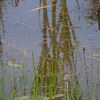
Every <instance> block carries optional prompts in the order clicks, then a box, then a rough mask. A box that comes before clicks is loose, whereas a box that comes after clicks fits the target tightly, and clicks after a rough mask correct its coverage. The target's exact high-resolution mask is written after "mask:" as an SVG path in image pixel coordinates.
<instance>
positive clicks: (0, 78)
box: [0, 0, 4, 100]
mask: <svg viewBox="0 0 100 100" xmlns="http://www.w3.org/2000/svg"><path fill="white" fill-rule="evenodd" d="M3 1H4V0H1V1H0V100H3V99H4V67H3V61H2V59H3V44H2V35H3V33H4V24H3V15H2V5H1V3H2V2H3Z"/></svg>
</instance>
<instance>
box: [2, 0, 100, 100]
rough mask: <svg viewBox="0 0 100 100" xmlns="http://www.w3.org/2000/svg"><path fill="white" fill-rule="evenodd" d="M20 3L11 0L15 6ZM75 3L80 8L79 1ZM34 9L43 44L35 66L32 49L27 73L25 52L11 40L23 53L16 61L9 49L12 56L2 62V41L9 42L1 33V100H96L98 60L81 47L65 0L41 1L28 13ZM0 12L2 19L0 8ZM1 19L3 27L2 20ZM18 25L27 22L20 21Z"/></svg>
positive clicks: (99, 81)
mask: <svg viewBox="0 0 100 100" xmlns="http://www.w3.org/2000/svg"><path fill="white" fill-rule="evenodd" d="M2 1H3V0H2ZM91 1H92V0H91ZM0 2H1V1H0ZM19 2H20V0H12V4H13V5H14V6H16V7H17V6H18V4H19ZM76 3H77V6H78V9H79V10H80V9H81V7H80V5H79V3H78V0H76ZM35 11H38V15H39V18H40V19H41V21H40V24H41V23H42V24H41V25H40V27H41V34H42V42H41V43H42V44H41V52H40V55H39V61H38V65H36V64H35V59H36V58H35V52H32V55H31V56H30V58H31V71H29V72H28V70H29V69H28V67H29V66H30V65H27V64H26V62H25V56H26V55H27V54H26V51H21V49H19V48H18V47H17V46H16V45H12V43H11V49H17V50H18V51H20V52H21V53H22V54H24V56H21V58H20V59H19V60H18V61H17V60H16V58H15V57H14V52H13V50H12V51H11V59H10V60H7V61H6V62H5V59H6V58H5V54H4V50H3V46H4V45H3V44H4V43H5V44H8V46H9V44H10V43H8V42H7V41H5V40H4V39H2V36H1V34H0V100H99V99H100V97H99V93H100V87H99V86H100V74H99V72H100V68H99V67H100V66H99V65H98V63H95V60H96V61H97V62H100V60H99V57H98V56H94V55H93V52H92V50H91V52H92V53H90V54H91V56H88V55H87V53H86V48H85V47H81V49H80V45H79V44H80V43H79V40H78V39H77V28H79V27H78V26H75V24H74V23H75V22H76V19H74V22H73V21H72V20H71V17H70V12H69V10H68V4H67V0H40V7H38V8H34V9H33V10H32V11H31V12H30V13H32V12H35ZM0 15H1V16H0V20H3V18H2V10H1V8H0ZM73 17H74V16H73ZM0 22H2V26H3V21H0ZM18 24H22V25H24V24H26V23H25V22H24V21H19V22H18ZM29 28H30V27H29ZM87 60H89V61H87ZM88 62H89V63H90V65H89V64H88ZM6 67H7V68H6ZM6 78H8V80H6ZM5 84H7V86H6V87H5Z"/></svg>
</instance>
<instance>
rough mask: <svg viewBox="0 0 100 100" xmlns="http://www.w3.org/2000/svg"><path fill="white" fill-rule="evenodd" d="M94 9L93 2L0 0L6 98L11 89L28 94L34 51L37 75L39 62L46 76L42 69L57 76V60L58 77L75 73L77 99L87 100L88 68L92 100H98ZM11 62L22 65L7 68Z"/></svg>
mask: <svg viewBox="0 0 100 100" xmlns="http://www.w3.org/2000/svg"><path fill="white" fill-rule="evenodd" d="M77 1H78V2H77ZM40 6H44V8H43V7H41V8H39V7H40ZM36 8H38V9H36ZM97 8H98V0H62V1H61V0H57V2H56V0H52V2H51V0H40V1H39V0H0V62H1V65H4V66H3V67H2V66H0V79H1V80H2V79H4V80H3V82H4V83H2V85H1V87H2V86H3V85H4V89H2V90H4V95H5V98H7V97H9V95H11V93H12V91H13V90H14V89H16V88H18V91H17V92H18V93H17V95H18V96H21V95H28V94H29V93H30V91H31V90H30V89H31V87H32V84H33V78H32V77H33V69H32V52H34V63H35V66H36V67H38V68H39V72H40V75H41V65H42V62H44V60H45V62H44V65H45V72H44V75H47V73H48V71H47V70H48V69H47V68H46V67H47V66H49V68H50V72H53V73H56V74H58V75H59V70H60V69H59V67H58V66H59V59H61V61H62V66H63V73H64V74H66V73H69V72H73V73H74V76H75V78H77V79H76V80H77V82H78V84H81V86H82V87H83V91H82V93H81V94H82V97H84V98H85V100H91V95H92V85H93V84H92V74H91V73H92V69H93V70H94V76H95V80H94V81H95V89H94V91H95V98H96V100H99V99H100V96H99V94H100V44H99V43H100V30H99V27H100V26H99V24H100V23H98V16H97ZM2 58H3V61H2ZM12 58H13V59H14V61H15V63H16V64H17V65H18V63H20V62H23V61H24V68H23V70H20V68H12V66H11V65H9V64H8V62H9V61H11V59H12ZM51 62H52V64H51ZM2 63H3V64H2ZM17 65H16V66H17ZM51 66H53V67H51ZM55 69H56V70H55ZM20 71H22V72H20ZM4 72H5V73H4ZM79 72H80V73H81V74H80V76H78V73H79ZM19 73H20V78H19ZM23 73H24V74H23ZM42 74H43V73H42ZM58 77H59V76H58ZM21 80H24V81H21ZM21 82H22V83H21ZM22 84H23V85H22ZM19 88H20V89H19ZM2 90H1V91H2ZM1 97H2V96H1V94H0V98H1Z"/></svg>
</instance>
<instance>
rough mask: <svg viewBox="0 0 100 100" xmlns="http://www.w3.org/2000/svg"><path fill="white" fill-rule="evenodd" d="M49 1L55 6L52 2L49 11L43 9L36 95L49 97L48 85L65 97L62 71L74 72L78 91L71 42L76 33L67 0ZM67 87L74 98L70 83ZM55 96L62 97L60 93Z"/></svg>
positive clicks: (44, 3)
mask: <svg viewBox="0 0 100 100" xmlns="http://www.w3.org/2000/svg"><path fill="white" fill-rule="evenodd" d="M59 3H60V5H61V6H60V8H59V11H58V9H57V7H58V6H57V5H58V4H59ZM41 5H42V6H47V1H46V0H41ZM52 5H55V6H52V7H51V8H50V9H49V10H50V11H51V12H49V10H48V9H47V8H44V9H43V12H42V13H43V15H42V16H43V28H42V32H43V42H42V51H41V56H40V61H39V67H38V87H39V89H38V90H39V95H42V96H44V95H45V96H47V97H49V96H50V93H51V91H50V88H51V89H52V95H53V96H55V95H57V94H63V97H64V87H66V85H64V84H65V83H64V81H63V77H64V75H65V74H71V75H72V76H73V79H74V82H75V88H74V89H75V91H77V87H78V86H79V82H78V79H77V75H76V60H77V59H76V54H75V53H74V50H75V48H77V47H76V46H75V45H74V43H75V41H76V36H75V33H74V30H73V26H72V23H71V21H70V17H69V14H68V9H67V2H66V0H63V1H61V2H57V1H56V0H52ZM57 11H58V12H57ZM42 13H41V14H42ZM49 14H51V16H52V19H50V18H49V17H50V16H48V15H49ZM67 78H68V77H67ZM72 81H73V80H71V81H69V82H68V85H70V86H71V85H72ZM60 82H61V83H60ZM60 84H63V85H64V87H63V88H61V89H60V88H59V87H60ZM50 86H51V87H50ZM33 90H34V87H33ZM68 91H69V93H70V98H71V99H73V100H74V99H76V95H75V94H73V95H74V96H71V91H72V87H68ZM77 92H78V91H77ZM33 94H34V93H33ZM78 95H79V94H78ZM65 97H66V96H65ZM79 98H80V100H81V96H79ZM56 99H57V100H61V97H59V98H56Z"/></svg>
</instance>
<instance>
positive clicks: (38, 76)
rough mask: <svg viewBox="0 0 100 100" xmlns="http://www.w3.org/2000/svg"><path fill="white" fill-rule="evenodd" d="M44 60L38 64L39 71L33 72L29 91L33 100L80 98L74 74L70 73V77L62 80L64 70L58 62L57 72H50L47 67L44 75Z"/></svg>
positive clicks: (77, 99) (79, 99) (69, 99)
mask: <svg viewBox="0 0 100 100" xmlns="http://www.w3.org/2000/svg"><path fill="white" fill-rule="evenodd" d="M44 62H45V60H44V61H43V63H42V65H41V66H40V67H41V72H40V71H39V70H38V71H37V70H35V72H37V73H35V74H34V83H33V88H32V93H31V95H32V97H33V100H82V99H81V95H80V85H79V83H78V80H77V78H76V77H75V76H74V74H70V76H71V77H66V78H67V80H65V81H64V79H63V78H64V74H63V73H64V72H63V70H62V69H63V68H62V65H61V63H60V72H59V73H56V72H51V71H50V68H47V69H48V71H47V73H46V74H45V75H44V72H45V65H44ZM59 62H61V61H59ZM33 67H34V66H33ZM46 67H48V66H46ZM57 67H59V66H57ZM34 69H35V68H34ZM66 76H68V75H66Z"/></svg>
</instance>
